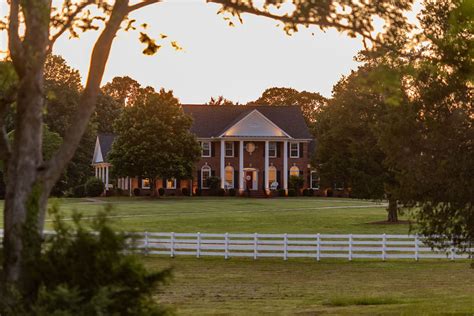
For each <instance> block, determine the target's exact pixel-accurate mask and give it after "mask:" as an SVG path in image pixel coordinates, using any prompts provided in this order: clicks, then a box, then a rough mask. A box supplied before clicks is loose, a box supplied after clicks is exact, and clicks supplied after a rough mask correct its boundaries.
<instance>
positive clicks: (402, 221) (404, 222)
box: [367, 220, 411, 225]
mask: <svg viewBox="0 0 474 316" xmlns="http://www.w3.org/2000/svg"><path fill="white" fill-rule="evenodd" d="M410 223H411V222H410V221H406V220H399V221H398V222H387V221H377V222H370V223H367V224H370V225H408V224H410Z"/></svg>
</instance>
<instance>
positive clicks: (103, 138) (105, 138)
mask: <svg viewBox="0 0 474 316" xmlns="http://www.w3.org/2000/svg"><path fill="white" fill-rule="evenodd" d="M114 139H115V135H114V134H99V135H97V140H96V143H95V150H94V157H93V158H92V163H99V162H107V155H108V153H109V151H110V149H111V148H112V143H113V142H114Z"/></svg>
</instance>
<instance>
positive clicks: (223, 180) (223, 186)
mask: <svg viewBox="0 0 474 316" xmlns="http://www.w3.org/2000/svg"><path fill="white" fill-rule="evenodd" d="M220 158H221V168H220V169H221V189H224V188H225V179H224V169H225V140H223V139H222V140H221V157H220Z"/></svg>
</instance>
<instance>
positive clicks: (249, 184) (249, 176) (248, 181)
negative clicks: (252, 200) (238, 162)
mask: <svg viewBox="0 0 474 316" xmlns="http://www.w3.org/2000/svg"><path fill="white" fill-rule="evenodd" d="M245 188H246V189H248V190H253V171H245Z"/></svg>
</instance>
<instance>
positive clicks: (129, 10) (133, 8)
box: [128, 0, 161, 12]
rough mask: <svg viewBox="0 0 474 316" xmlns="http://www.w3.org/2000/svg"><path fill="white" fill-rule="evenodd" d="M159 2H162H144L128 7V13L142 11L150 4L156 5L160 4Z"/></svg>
mask: <svg viewBox="0 0 474 316" xmlns="http://www.w3.org/2000/svg"><path fill="white" fill-rule="evenodd" d="M158 2H161V0H144V1H142V2H139V3H137V4H134V5H131V6H129V7H128V12H132V11H135V10H138V9H141V8H143V7H146V6H148V5H150V4H154V3H158Z"/></svg>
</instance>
